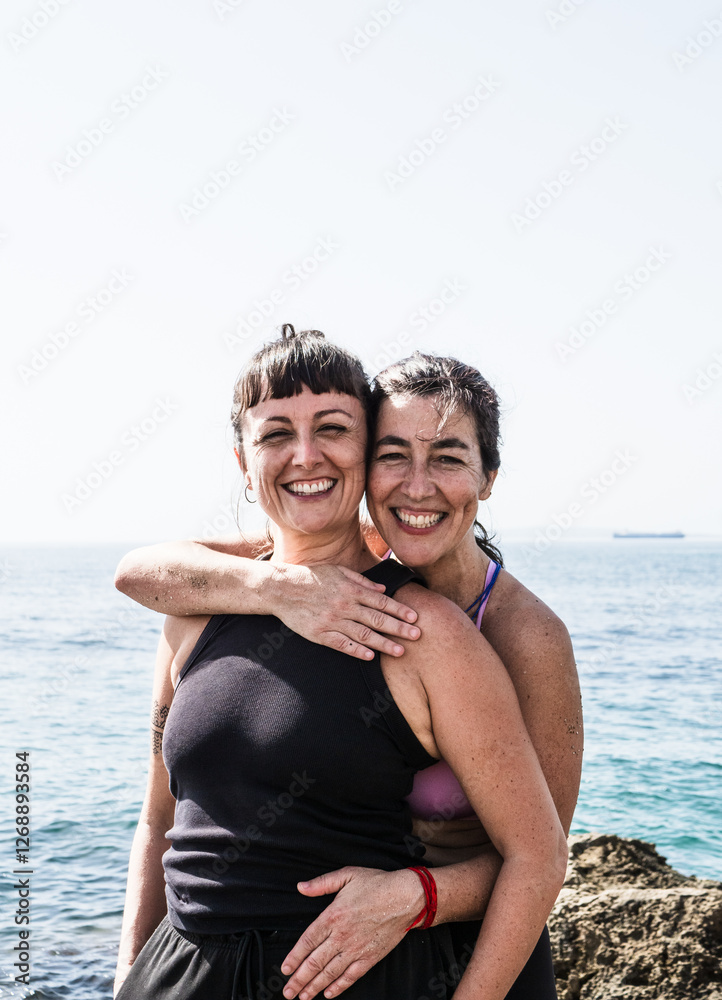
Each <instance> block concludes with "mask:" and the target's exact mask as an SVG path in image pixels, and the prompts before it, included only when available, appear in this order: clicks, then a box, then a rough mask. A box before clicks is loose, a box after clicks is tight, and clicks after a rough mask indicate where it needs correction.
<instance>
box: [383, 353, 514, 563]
mask: <svg viewBox="0 0 722 1000" xmlns="http://www.w3.org/2000/svg"><path fill="white" fill-rule="evenodd" d="M394 396H434V397H436V400H437V402H438V408H439V415H440V417H441V420H442V422H444V423H445V422H446V421H447V420H448V419H449V417H451V416H452V415H453V414H455V413H459V412H461V413H466V414H468V415H469V416H470V417H471V418H472V420H473V421H474V427H475V428H476V436H477V439H478V441H479V449H480V451H481V461H482V464H483V466H484V471H485V472H494V471H496V470H497V469H498V468H499V466H500V465H501V458H500V456H499V443H500V437H499V397H498V396H497V394H496V392H495V391H494V389H493V388H492V387H491V385H490V384H489V383H488V382H487V380H486V379H485V378H484V377H483V375H482V374H481V373H480V372H479V371H477V369H476V368H472V367H471V365H465V364H463V363H462V362H461V361H457V359H456V358H439V357H436V355H433V354H422V353H421V352H420V351H415V352H414V353H413V354H412V355H411V357H409V358H405V359H404V360H403V361H397V362H396V364H393V365H389V367H388V368H385V369H384V370H383V371H382V372H379V374H378V375H377V376H376V378H375V379H374V385H373V390H372V393H371V399H372V405H373V415H374V420H376V418H377V417H378V413H379V410H380V409H381V404H382V403H383V402H384V400H385V399H390V398H392V397H394ZM474 535H475V537H476V544H477V545H478V546H479V548H480V549H482V550H483V551H484V552H485V553H486V555H488V556H489V558H490V559H493V560H494V561H495V562H498V563H499V564H500V565H501V566H503V565H504V559H503V557H502V554H501V552H500V551H499V549H498V548H497V547H496V545H494V544H492V539H493V537H494V536H493V535H489V534H488V532H487V530H486V528H485V527H484V526H483V524H481V523H480V522H479V521H474Z"/></svg>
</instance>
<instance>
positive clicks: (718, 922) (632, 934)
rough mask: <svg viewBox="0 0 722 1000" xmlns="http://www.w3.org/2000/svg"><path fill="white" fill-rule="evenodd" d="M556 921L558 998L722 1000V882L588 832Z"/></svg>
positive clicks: (647, 847) (574, 843) (573, 841)
mask: <svg viewBox="0 0 722 1000" xmlns="http://www.w3.org/2000/svg"><path fill="white" fill-rule="evenodd" d="M569 848H570V851H569V867H568V869H567V877H566V881H565V883H564V888H563V889H562V891H561V893H560V895H559V899H558V901H557V904H556V906H555V907H554V910H553V912H552V915H551V917H550V918H549V931H550V933H551V938H552V948H553V952H554V967H555V970H556V975H557V989H558V992H559V1000H657V998H659V1000H722V883H720V882H714V881H711V880H707V879H698V878H691V877H687V876H685V875H681V874H680V873H679V872H677V871H675V870H674V869H673V868H671V867H670V866H669V865H668V864H667V863H666V860H665V859H664V858H663V857H661V856H660V855H659V854H658V853H657V851H656V850H655V848H654V846H653V845H652V844H647V843H644V841H641V840H626V839H624V838H622V837H614V836H608V835H598V834H585V835H583V836H578V837H570V839H569Z"/></svg>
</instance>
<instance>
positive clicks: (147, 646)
mask: <svg viewBox="0 0 722 1000" xmlns="http://www.w3.org/2000/svg"><path fill="white" fill-rule="evenodd" d="M504 552H505V556H506V560H507V565H508V568H509V569H510V570H511V572H513V573H514V574H515V575H516V576H517V577H519V578H520V579H521V580H522V581H523V582H524V583H526V584H527V585H528V586H529V587H531V589H532V590H534V591H535V592H536V593H537V594H538V595H539V596H540V597H541V598H542V599H543V600H544V601H546V602H547V604H549V605H550V606H551V607H552V608H553V609H554V610H555V611H556V612H557V613H558V614H559V615H560V616H561V617H562V618H563V619H564V621H565V622H566V623H567V626H568V627H569V630H570V632H571V635H572V639H573V641H574V647H575V650H576V654H577V660H578V663H579V669H580V674H581V680H582V689H583V698H584V711H585V719H586V751H585V767H584V776H583V782H582V789H581V796H580V800H579V806H578V808H577V813H576V819H575V823H574V827H573V832H584V831H603V832H608V833H618V834H621V835H624V836H632V837H640V838H643V839H645V840H649V841H652V842H653V843H655V844H656V845H657V847H658V849H659V850H660V852H661V853H662V854H663V855H665V856H666V857H667V859H668V860H669V861H670V863H671V864H673V865H674V866H675V867H676V868H678V869H679V870H680V871H682V872H685V873H687V874H696V875H700V876H706V877H711V878H720V877H721V871H722V861H721V859H722V838H721V836H720V829H721V828H722V794H720V792H721V787H720V779H721V778H722V736H721V733H722V727H721V726H720V722H721V721H722V720H721V715H722V663H721V662H720V661H721V659H722V542H704V541H695V540H692V539H684V540H672V539H670V540H663V539H655V540H631V539H630V540H615V541H612V540H609V541H600V542H574V541H561V542H558V543H556V544H552V545H550V546H549V548H548V549H547V551H545V552H543V553H539V552H538V551H537V550H536V549H534V547H533V546H532V545H531V544H529V545H527V544H524V543H522V542H515V543H510V544H508V545H505V546H504ZM121 555H122V551H121V550H120V549H117V548H93V549H57V548H56V549H32V550H30V549H29V550H19V549H8V550H6V551H5V552H4V553H0V602H1V605H2V618H3V626H4V627H3V629H2V638H1V639H0V643H1V644H2V645H1V648H2V658H1V659H0V679H1V680H2V706H3V707H2V715H3V737H4V739H3V754H2V768H0V773H1V774H2V781H1V782H0V793H1V794H2V797H3V802H4V803H5V805H4V807H3V809H2V813H1V816H2V820H1V824H0V831H1V834H2V839H1V841H0V856H2V859H3V863H2V866H1V868H2V879H3V883H2V884H3V897H4V898H3V906H2V926H1V927H0V997H2V998H8V997H13V998H19V997H36V998H60V997H71V998H73V1000H100V998H109V997H110V996H111V993H112V979H113V974H114V967H115V956H116V950H117V945H118V938H119V933H120V923H121V916H122V909H123V895H124V889H125V875H126V865H127V859H128V853H129V850H130V843H131V839H132V836H133V831H134V827H135V823H136V821H137V818H138V813H139V810H140V804H141V801H142V797H143V791H144V784H145V773H146V757H147V744H148V725H147V718H148V711H149V705H150V693H151V683H152V673H153V659H154V648H155V644H156V641H157V637H158V633H159V628H160V618H159V617H158V616H157V615H155V614H154V613H152V612H149V611H146V610H145V609H143V608H139V607H137V606H136V605H134V604H133V603H132V602H131V601H129V600H127V599H126V598H124V597H122V596H121V595H120V594H118V593H117V592H116V591H115V590H114V589H113V585H112V577H113V570H114V568H115V565H116V563H117V561H118V559H119V558H120V556H121ZM23 751H29V752H30V764H31V786H32V805H31V847H30V852H29V861H28V863H18V862H16V860H15V834H14V830H13V827H12V825H11V818H12V816H13V813H12V811H11V810H12V808H13V806H14V802H13V798H12V796H13V794H14V787H13V786H14V781H13V773H14V765H15V762H16V758H15V753H16V752H23ZM15 868H18V869H23V868H25V869H28V868H29V869H30V870H31V871H32V875H31V876H28V877H29V878H30V879H31V892H32V895H31V906H32V909H31V921H32V922H31V924H30V928H31V937H30V941H31V960H30V961H31V977H30V978H31V984H32V985H31V986H30V987H29V988H25V987H22V986H18V985H17V984H15V982H14V976H15V975H16V974H17V969H15V968H13V962H15V961H16V960H17V953H14V952H13V950H12V949H13V947H14V946H15V945H16V944H17V943H18V937H17V929H18V928H17V927H16V926H15V924H14V922H13V921H14V913H15V910H16V908H17V905H18V895H17V890H15V889H13V888H12V887H13V885H14V883H15V880H16V879H17V878H18V877H21V878H22V877H23V876H16V875H14V874H13V869H15Z"/></svg>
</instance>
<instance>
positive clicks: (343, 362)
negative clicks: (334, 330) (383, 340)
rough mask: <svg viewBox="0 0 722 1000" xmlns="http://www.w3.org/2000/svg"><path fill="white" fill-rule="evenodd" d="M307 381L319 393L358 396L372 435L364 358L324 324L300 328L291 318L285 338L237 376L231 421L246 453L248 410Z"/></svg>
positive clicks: (264, 349) (292, 392) (283, 396)
mask: <svg viewBox="0 0 722 1000" xmlns="http://www.w3.org/2000/svg"><path fill="white" fill-rule="evenodd" d="M304 386H307V387H308V388H309V389H310V390H311V392H313V393H315V394H316V395H317V396H318V395H320V394H321V393H323V392H340V393H345V394H346V395H348V396H354V397H355V398H356V399H358V401H359V402H360V403H361V405H362V406H363V408H364V411H365V413H366V423H367V427H368V430H369V438H370V431H371V389H370V387H369V382H368V379H367V377H366V373H365V372H364V369H363V365H362V364H361V362H360V361H359V359H358V358H357V357H355V356H354V355H353V354H351V353H350V352H349V351H345V350H344V349H343V348H342V347H337V346H336V345H335V344H331V343H330V342H329V341H328V340H326V338H325V337H324V335H323V334H322V333H321V331H320V330H301V331H299V332H298V333H296V331H295V330H294V328H293V326H292V325H291V324H290V323H284V324H283V326H282V327H281V336H280V338H279V339H278V340H274V341H271V343H269V344H266V345H264V346H263V347H262V348H261V349H260V350H258V351H256V353H255V354H254V355H253V357H252V358H251V359H250V360H249V361H248V362H247V363H246V365H245V366H244V368H243V370H242V371H241V373H240V375H239V376H238V378H237V379H236V384H235V387H234V390H233V407H232V409H231V423H232V424H233V432H234V437H235V442H236V447H237V448H238V452H239V454H242V453H243V434H242V423H243V414H244V413H245V412H246V410H248V409H250V408H251V407H252V406H257V405H258V403H260V402H262V401H263V400H265V399H288V398H289V397H290V396H298V395H300V394H301V393H302V392H303V387H304Z"/></svg>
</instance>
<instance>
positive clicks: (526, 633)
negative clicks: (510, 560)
mask: <svg viewBox="0 0 722 1000" xmlns="http://www.w3.org/2000/svg"><path fill="white" fill-rule="evenodd" d="M481 631H482V635H484V636H486V638H487V639H488V640H489V642H490V643H491V644H492V646H494V648H495V649H497V651H498V652H499V653H500V655H501V656H502V659H503V658H504V653H503V652H502V651H501V649H499V645H500V644H502V645H503V646H504V648H505V650H507V651H508V650H510V649H516V650H518V649H520V648H522V647H523V648H526V649H527V650H528V651H529V652H532V651H534V650H537V649H538V650H539V652H541V651H542V649H543V650H545V651H546V653H547V654H548V653H549V652H551V651H556V652H559V653H561V652H564V653H571V640H570V638H569V632H568V630H567V627H566V625H565V624H564V622H563V621H562V620H561V618H560V617H559V616H558V615H557V614H555V613H554V611H552V609H551V608H550V607H549V606H548V605H547V604H545V603H544V601H542V600H541V598H539V597H537V596H536V594H534V593H533V592H532V591H531V590H529V588H528V587H525V586H524V584H523V583H521V581H519V580H517V579H516V577H515V576H512V574H511V573H509V572H508V571H507V570H502V571H501V573H500V574H499V579H498V580H497V582H496V584H495V586H494V589H493V591H492V593H491V597H490V599H489V603H488V605H487V608H486V611H485V612H484V618H483V621H482V626H481Z"/></svg>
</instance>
